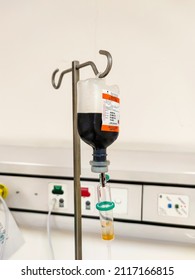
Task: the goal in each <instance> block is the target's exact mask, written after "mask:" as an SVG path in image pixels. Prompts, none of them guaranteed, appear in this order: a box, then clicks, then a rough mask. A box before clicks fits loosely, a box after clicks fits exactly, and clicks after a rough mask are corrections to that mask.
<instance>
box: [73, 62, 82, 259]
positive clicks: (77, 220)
mask: <svg viewBox="0 0 195 280" xmlns="http://www.w3.org/2000/svg"><path fill="white" fill-rule="evenodd" d="M78 65H79V62H78V61H73V62H72V110H73V162H74V164H73V165H74V214H75V216H74V228H75V230H74V234H75V260H81V259H82V221H81V218H82V216H81V189H80V175H81V164H80V162H81V160H80V137H79V134H78V130H77V82H78V81H79V70H78Z"/></svg>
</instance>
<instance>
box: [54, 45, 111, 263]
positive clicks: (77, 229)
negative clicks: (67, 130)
mask: <svg viewBox="0 0 195 280" xmlns="http://www.w3.org/2000/svg"><path fill="white" fill-rule="evenodd" d="M99 53H100V54H102V55H105V56H106V57H107V67H106V69H105V71H104V72H103V73H101V74H99V73H100V72H99V71H98V69H97V67H96V65H95V64H94V62H92V61H88V62H85V63H82V64H79V61H73V62H72V67H71V68H69V69H67V70H64V71H63V72H62V73H61V74H60V77H59V80H58V82H57V83H56V82H55V79H56V74H57V73H58V72H59V69H56V70H55V71H54V72H53V74H52V85H53V87H54V88H55V89H59V88H60V86H61V83H62V79H63V76H64V75H65V74H67V73H69V72H72V111H73V174H74V214H75V215H74V235H75V260H81V259H82V223H81V218H82V213H81V189H80V175H81V159H80V137H79V134H78V131H77V82H78V81H79V69H80V68H83V67H86V66H91V67H92V69H93V72H94V74H95V75H98V74H99V78H104V77H105V76H107V75H108V73H109V72H110V70H111V68H112V56H111V54H110V53H109V52H107V51H105V50H100V51H99Z"/></svg>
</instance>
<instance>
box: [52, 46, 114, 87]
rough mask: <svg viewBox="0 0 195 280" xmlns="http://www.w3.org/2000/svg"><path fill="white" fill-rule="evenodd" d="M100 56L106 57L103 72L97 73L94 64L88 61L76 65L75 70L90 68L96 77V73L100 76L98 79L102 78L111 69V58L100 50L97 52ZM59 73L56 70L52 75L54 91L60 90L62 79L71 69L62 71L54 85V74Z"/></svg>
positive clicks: (107, 53)
mask: <svg viewBox="0 0 195 280" xmlns="http://www.w3.org/2000/svg"><path fill="white" fill-rule="evenodd" d="M99 53H100V54H102V55H105V56H106V57H107V66H106V69H105V71H104V72H101V73H100V72H99V71H98V69H97V67H96V65H95V63H94V62H92V61H88V62H85V63H82V64H78V65H77V69H80V68H83V67H85V66H91V67H92V69H93V72H94V74H95V75H98V73H100V75H99V76H98V77H99V78H104V77H106V76H107V75H108V73H109V72H110V70H111V68H112V56H111V54H110V53H109V52H108V51H105V50H100V51H99ZM58 72H59V69H56V70H55V71H54V72H53V74H52V85H53V87H54V88H55V89H58V88H60V86H61V83H62V79H63V77H64V75H65V74H67V73H69V72H72V68H69V69H67V70H65V71H63V72H62V73H61V74H60V77H59V80H58V82H57V83H56V82H55V80H56V74H57V73H58Z"/></svg>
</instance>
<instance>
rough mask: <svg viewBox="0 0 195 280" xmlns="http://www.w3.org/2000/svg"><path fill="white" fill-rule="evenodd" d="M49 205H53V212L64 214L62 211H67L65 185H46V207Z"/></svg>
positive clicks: (66, 190) (66, 188)
mask: <svg viewBox="0 0 195 280" xmlns="http://www.w3.org/2000/svg"><path fill="white" fill-rule="evenodd" d="M53 200H54V203H53ZM51 204H53V211H55V212H64V210H68V186H67V184H65V183H59V182H52V183H49V184H48V205H51Z"/></svg>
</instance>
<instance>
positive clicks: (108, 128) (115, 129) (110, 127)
mask: <svg viewBox="0 0 195 280" xmlns="http://www.w3.org/2000/svg"><path fill="white" fill-rule="evenodd" d="M101 130H102V131H110V132H119V127H118V126H116V125H105V124H103V125H102V127H101Z"/></svg>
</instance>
